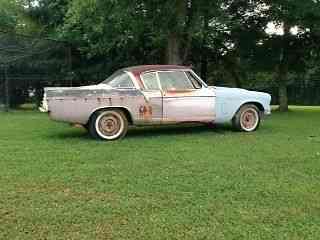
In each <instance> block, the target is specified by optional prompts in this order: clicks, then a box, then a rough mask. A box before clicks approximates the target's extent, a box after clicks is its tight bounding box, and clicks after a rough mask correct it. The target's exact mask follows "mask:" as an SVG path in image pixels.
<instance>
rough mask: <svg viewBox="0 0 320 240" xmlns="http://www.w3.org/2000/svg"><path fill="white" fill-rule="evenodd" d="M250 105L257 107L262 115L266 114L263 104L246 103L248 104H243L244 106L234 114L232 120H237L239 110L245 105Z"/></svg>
mask: <svg viewBox="0 0 320 240" xmlns="http://www.w3.org/2000/svg"><path fill="white" fill-rule="evenodd" d="M248 104H252V105H254V106H256V107H257V108H258V109H259V111H260V112H261V113H264V107H263V105H262V104H261V103H259V102H246V103H244V104H242V105H241V106H240V107H239V108H238V110H237V111H236V113H235V114H234V116H233V118H232V119H234V118H235V116H236V115H237V113H238V112H239V110H240V109H241V108H242V107H243V106H244V105H248Z"/></svg>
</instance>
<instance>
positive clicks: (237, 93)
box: [214, 87, 271, 99]
mask: <svg viewBox="0 0 320 240" xmlns="http://www.w3.org/2000/svg"><path fill="white" fill-rule="evenodd" d="M214 88H215V90H216V93H217V96H219V95H223V96H229V97H262V98H270V99H271V96H270V94H268V93H264V92H257V91H249V90H246V89H242V88H228V87H214Z"/></svg>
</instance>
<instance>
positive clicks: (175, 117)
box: [41, 66, 271, 125]
mask: <svg viewBox="0 0 320 240" xmlns="http://www.w3.org/2000/svg"><path fill="white" fill-rule="evenodd" d="M165 70H170V71H174V70H177V71H192V70H190V69H188V68H186V67H181V66H141V67H139V66H138V67H132V68H126V69H124V71H126V72H128V73H129V75H130V77H131V78H132V81H133V82H134V85H135V88H132V89H120V88H119V89H118V88H111V87H110V86H109V85H106V84H98V85H93V86H86V87H72V88H45V95H44V101H43V106H42V109H41V110H42V111H49V112H50V118H52V119H53V120H57V121H64V122H70V123H78V124H86V123H88V121H89V119H90V116H91V115H92V114H93V113H94V112H95V111H97V110H99V109H104V108H124V109H126V110H128V111H129V113H130V115H131V117H132V120H133V124H135V125H146V124H159V123H163V124H168V123H181V122H205V123H207V122H217V123H224V122H228V121H230V120H231V119H232V118H233V116H234V114H235V113H236V112H237V110H238V109H239V108H240V106H241V105H243V104H244V103H246V102H257V103H260V104H261V105H262V106H263V107H264V109H265V113H266V114H269V113H270V101H271V97H270V95H269V94H265V93H257V92H251V91H246V90H240V89H226V88H215V87H207V86H206V85H205V83H203V82H202V81H201V83H202V85H203V87H202V88H200V89H192V90H183V91H181V90H175V89H172V90H169V91H161V90H156V91H147V90H145V88H144V86H143V82H142V81H141V79H140V75H141V74H143V73H144V72H148V71H165ZM195 76H196V75H195Z"/></svg>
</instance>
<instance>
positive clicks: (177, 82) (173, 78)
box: [158, 71, 195, 90]
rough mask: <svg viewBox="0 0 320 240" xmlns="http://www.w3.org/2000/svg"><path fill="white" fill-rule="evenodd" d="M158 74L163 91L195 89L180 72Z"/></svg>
mask: <svg viewBox="0 0 320 240" xmlns="http://www.w3.org/2000/svg"><path fill="white" fill-rule="evenodd" d="M158 74H159V78H160V83H161V86H162V89H163V90H186V89H195V87H194V86H193V84H192V82H191V81H190V80H189V79H188V77H187V75H186V74H185V73H184V72H182V71H176V72H159V73H158Z"/></svg>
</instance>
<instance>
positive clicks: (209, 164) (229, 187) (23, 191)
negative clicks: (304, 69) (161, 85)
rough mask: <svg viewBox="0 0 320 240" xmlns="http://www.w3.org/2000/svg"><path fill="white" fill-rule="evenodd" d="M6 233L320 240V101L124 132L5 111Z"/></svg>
mask: <svg viewBox="0 0 320 240" xmlns="http://www.w3.org/2000/svg"><path fill="white" fill-rule="evenodd" d="M0 239H10V240H12V239H139V240H140V239H141V240H142V239H148V240H151V239H245V240H247V239H276V240H280V239H290V240H292V239H299V240H300V239H312V240H314V239H320V107H319V108H315V107H314V108H312V107H309V108H301V107H300V108H298V107H292V108H291V111H290V112H289V113H286V114H280V113H274V114H273V115H272V116H271V117H270V118H269V119H267V120H266V121H265V122H264V123H263V124H262V126H261V128H260V129H259V131H258V132H255V133H252V134H245V133H238V132H234V131H232V130H231V129H230V127H228V126H226V127H222V128H217V129H208V128H207V127H203V126H194V127H189V128H187V127H160V128H146V129H132V130H131V131H129V134H128V136H127V138H125V139H124V140H122V141H118V142H99V141H95V140H92V139H91V138H90V137H89V136H88V135H87V133H86V132H85V131H84V130H82V129H77V128H71V127H70V126H69V125H67V124H63V123H62V124H61V123H56V122H52V121H50V120H48V118H47V116H46V114H41V113H36V112H12V113H0Z"/></svg>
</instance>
